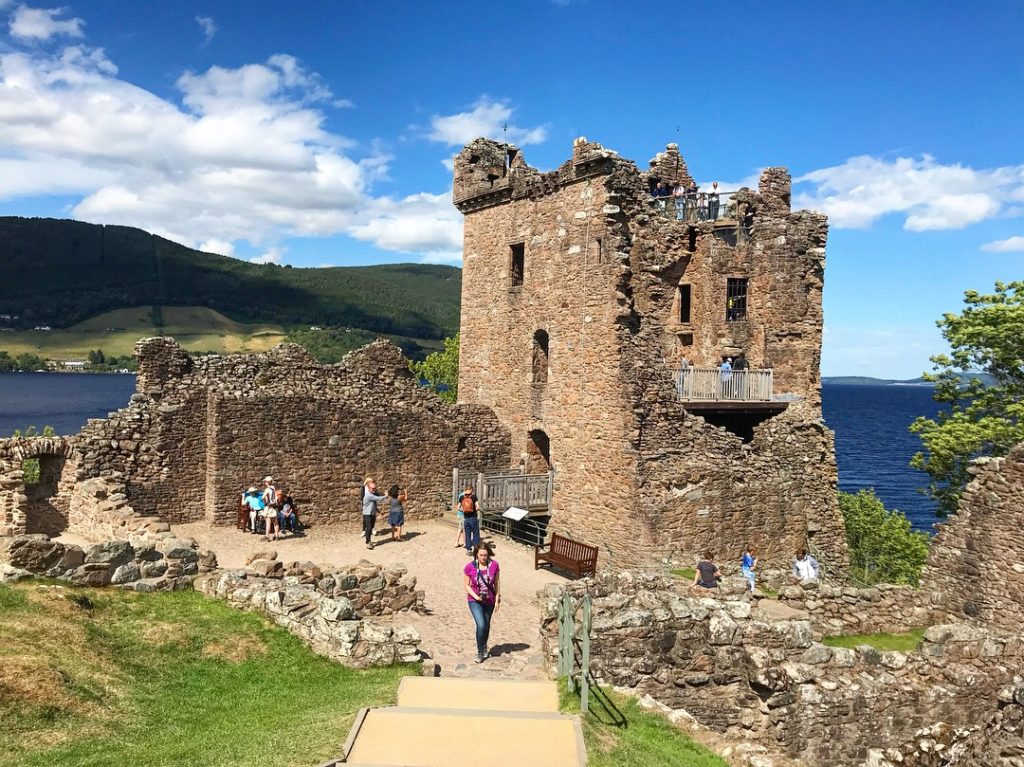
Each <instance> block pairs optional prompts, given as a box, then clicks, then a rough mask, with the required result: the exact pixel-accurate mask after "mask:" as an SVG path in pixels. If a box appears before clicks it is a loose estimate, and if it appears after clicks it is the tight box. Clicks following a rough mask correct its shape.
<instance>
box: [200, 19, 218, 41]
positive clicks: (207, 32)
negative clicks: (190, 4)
mask: <svg viewBox="0 0 1024 767" xmlns="http://www.w3.org/2000/svg"><path fill="white" fill-rule="evenodd" d="M196 24H198V25H199V29H200V31H201V32H202V33H203V45H204V46H205V45H209V44H210V41H211V40H213V36H214V35H215V34H217V22H215V21H214V20H213V18H212V17H210V16H196Z"/></svg>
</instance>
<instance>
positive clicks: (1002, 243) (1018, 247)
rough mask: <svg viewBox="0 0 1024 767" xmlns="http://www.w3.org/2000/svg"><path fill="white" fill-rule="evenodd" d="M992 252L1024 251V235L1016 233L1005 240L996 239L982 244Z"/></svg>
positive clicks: (983, 247) (984, 248)
mask: <svg viewBox="0 0 1024 767" xmlns="http://www.w3.org/2000/svg"><path fill="white" fill-rule="evenodd" d="M981 249H982V250H987V251H988V252H990V253H1019V252H1022V251H1024V237H1021V236H1020V235H1016V236H1014V237H1009V238H1007V239H1005V240H996V241H995V242H989V243H986V244H984V245H982V246H981Z"/></svg>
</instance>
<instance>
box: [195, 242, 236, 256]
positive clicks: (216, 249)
mask: <svg viewBox="0 0 1024 767" xmlns="http://www.w3.org/2000/svg"><path fill="white" fill-rule="evenodd" d="M198 250H201V251H203V252H204V253H216V254H218V255H220V256H232V257H234V255H235V245H234V243H232V242H227V241H226V240H218V239H217V238H215V237H214V238H213V239H209V240H206V242H201V243H199V247H198Z"/></svg>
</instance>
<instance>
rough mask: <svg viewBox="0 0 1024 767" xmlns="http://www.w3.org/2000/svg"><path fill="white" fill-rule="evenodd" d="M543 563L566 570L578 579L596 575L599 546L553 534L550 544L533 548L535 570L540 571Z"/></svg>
mask: <svg viewBox="0 0 1024 767" xmlns="http://www.w3.org/2000/svg"><path fill="white" fill-rule="evenodd" d="M543 562H548V563H550V564H552V565H557V566H558V567H562V568H565V569H566V570H568V571H569V572H571V573H573V574H574V575H575V576H576V577H577V578H582V577H583V576H584V575H594V574H596V573H597V546H588V545H587V544H585V543H580V542H579V541H574V540H572V539H571V538H563V537H562V536H561V535H559V534H558V533H553V534H552V535H551V542H550V543H542V544H540V545H539V546H537V545H535V546H534V547H533V569H534V570H537V569H539V568H540V566H541V563H543Z"/></svg>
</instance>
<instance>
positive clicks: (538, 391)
mask: <svg viewBox="0 0 1024 767" xmlns="http://www.w3.org/2000/svg"><path fill="white" fill-rule="evenodd" d="M606 205H607V190H606V188H605V185H604V183H603V179H602V178H600V177H598V178H582V179H570V180H569V182H568V183H564V184H559V185H557V186H555V187H554V188H553V189H551V190H550V191H547V192H546V193H543V194H537V195H536V196H524V197H522V198H519V199H514V200H511V201H509V202H507V203H506V204H502V205H497V206H492V207H488V208H485V209H482V210H479V211H476V212H474V213H472V214H471V215H469V216H467V219H466V221H467V224H466V231H465V240H464V249H465V250H464V252H465V255H464V258H463V291H462V318H463V319H462V326H461V336H460V337H461V349H460V361H459V399H460V401H463V402H470V403H476V404H480V405H486V406H488V407H490V408H493V409H494V412H495V413H496V414H497V415H498V418H499V419H500V420H501V422H502V423H503V424H505V425H506V426H507V427H508V428H509V429H510V431H511V434H512V458H513V463H517V462H519V461H520V460H522V461H524V462H525V463H526V464H527V465H528V468H530V469H531V470H533V471H537V470H538V469H543V467H541V466H539V465H538V464H537V463H536V461H535V460H534V458H532V457H531V453H532V452H533V451H534V448H533V447H532V445H531V437H530V432H531V431H532V430H541V431H543V432H544V433H545V434H546V435H547V437H548V439H549V440H550V459H551V462H552V464H553V465H554V467H555V468H556V469H557V474H556V485H555V492H554V498H553V514H554V518H555V519H557V525H556V529H557V530H558V531H559V532H561V533H563V534H570V535H573V536H575V537H578V538H580V539H582V540H588V541H594V542H600V543H601V544H603V545H605V546H606V547H607V546H610V545H611V544H612V543H613V542H614V544H615V547H616V548H618V547H619V545H620V544H621V545H627V544H629V543H630V542H632V540H633V539H635V538H636V536H637V534H638V531H639V530H640V527H639V520H638V518H637V515H638V504H637V503H636V501H635V499H634V496H635V460H634V457H633V456H632V454H631V452H630V451H629V450H628V448H627V446H626V445H625V444H624V435H625V434H627V433H630V432H631V431H633V430H634V428H635V426H634V422H635V419H634V415H633V413H632V407H631V406H630V404H629V402H628V400H627V392H626V389H625V387H624V386H623V383H622V381H621V378H620V375H619V368H620V358H621V353H622V344H621V341H620V339H619V337H618V333H619V330H618V326H617V324H616V317H617V315H618V312H619V306H620V301H619V299H618V298H617V294H616V290H617V284H618V282H619V275H620V274H621V272H622V270H623V269H624V268H625V267H624V266H623V263H622V246H623V243H621V242H620V238H621V232H620V231H619V229H620V227H618V226H617V225H616V223H615V221H614V214H611V215H612V220H611V221H609V220H608V216H609V214H606V212H605V209H606ZM517 243H522V244H523V246H524V267H525V268H524V271H523V284H522V286H513V285H512V284H511V283H512V279H511V275H510V266H511V246H512V245H513V244H517ZM538 330H541V331H544V332H546V333H547V334H548V364H547V366H546V371H545V373H546V379H547V380H546V381H545V382H534V354H535V347H536V344H535V340H534V337H535V333H536V331H538ZM540 377H542V378H543V377H545V376H544V375H543V374H542V375H541V376H540ZM487 468H506V467H504V466H498V467H487Z"/></svg>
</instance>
